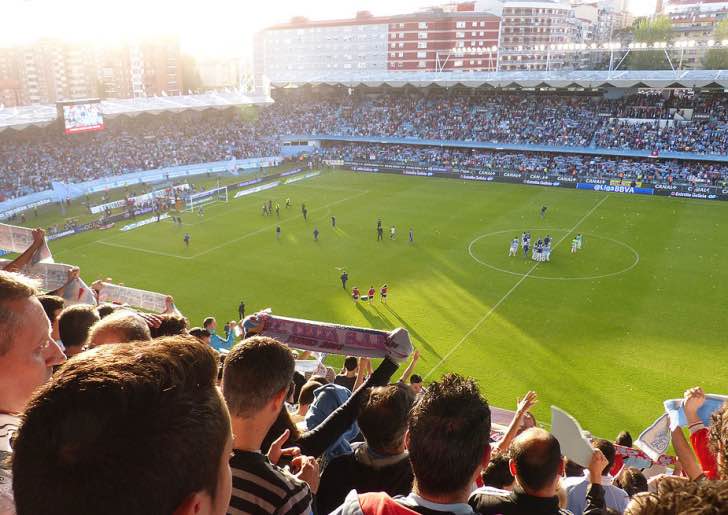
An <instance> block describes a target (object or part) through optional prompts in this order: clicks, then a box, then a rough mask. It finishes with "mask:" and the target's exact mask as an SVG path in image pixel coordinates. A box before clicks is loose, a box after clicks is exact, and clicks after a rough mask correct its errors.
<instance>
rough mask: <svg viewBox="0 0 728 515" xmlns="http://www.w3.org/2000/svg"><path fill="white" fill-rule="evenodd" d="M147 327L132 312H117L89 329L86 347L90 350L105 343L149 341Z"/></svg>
mask: <svg viewBox="0 0 728 515" xmlns="http://www.w3.org/2000/svg"><path fill="white" fill-rule="evenodd" d="M151 339H152V335H151V333H150V332H149V326H148V325H147V323H146V322H145V321H144V319H143V318H142V317H140V316H139V315H137V314H136V313H134V312H133V311H127V310H122V311H117V312H115V313H112V314H111V315H109V316H107V317H106V318H102V319H101V320H99V321H98V322H96V323H95V324H94V325H93V326H92V327H91V329H90V331H89V335H88V345H89V347H90V348H94V347H98V346H99V345H105V344H107V343H128V342H136V341H143V340H151Z"/></svg>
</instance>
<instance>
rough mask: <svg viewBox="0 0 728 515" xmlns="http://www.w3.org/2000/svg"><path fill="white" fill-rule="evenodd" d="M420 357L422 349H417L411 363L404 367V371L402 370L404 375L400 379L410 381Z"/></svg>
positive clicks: (404, 381)
mask: <svg viewBox="0 0 728 515" xmlns="http://www.w3.org/2000/svg"><path fill="white" fill-rule="evenodd" d="M419 359H420V351H418V350H417V349H415V351H414V352H413V353H412V361H410V364H409V365H407V368H405V369H404V372H402V377H400V378H399V380H400V381H402V382H403V383H407V381H409V378H410V376H412V372H414V371H415V366H416V365H417V361H419Z"/></svg>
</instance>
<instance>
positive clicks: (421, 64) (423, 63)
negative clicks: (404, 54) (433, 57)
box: [417, 61, 427, 68]
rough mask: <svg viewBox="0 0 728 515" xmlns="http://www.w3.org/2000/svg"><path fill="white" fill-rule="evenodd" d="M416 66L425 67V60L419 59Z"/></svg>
mask: <svg viewBox="0 0 728 515" xmlns="http://www.w3.org/2000/svg"><path fill="white" fill-rule="evenodd" d="M417 67H418V68H425V67H427V62H426V61H420V62H418V63H417Z"/></svg>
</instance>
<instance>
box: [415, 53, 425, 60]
mask: <svg viewBox="0 0 728 515" xmlns="http://www.w3.org/2000/svg"><path fill="white" fill-rule="evenodd" d="M426 57H427V52H417V59H425V58H426Z"/></svg>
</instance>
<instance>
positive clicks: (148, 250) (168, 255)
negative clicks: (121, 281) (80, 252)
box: [94, 240, 194, 259]
mask: <svg viewBox="0 0 728 515" xmlns="http://www.w3.org/2000/svg"><path fill="white" fill-rule="evenodd" d="M94 243H99V244H101V245H106V246H107V247H118V248H120V249H128V250H135V251H137V252H144V253H145V254H154V255H155V256H164V257H172V258H177V259H193V258H194V256H180V255H177V254H168V253H167V252H159V251H157V250H150V249H141V248H139V247H132V246H131V245H122V244H121V243H111V242H109V241H106V240H97V241H95V242H94Z"/></svg>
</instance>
